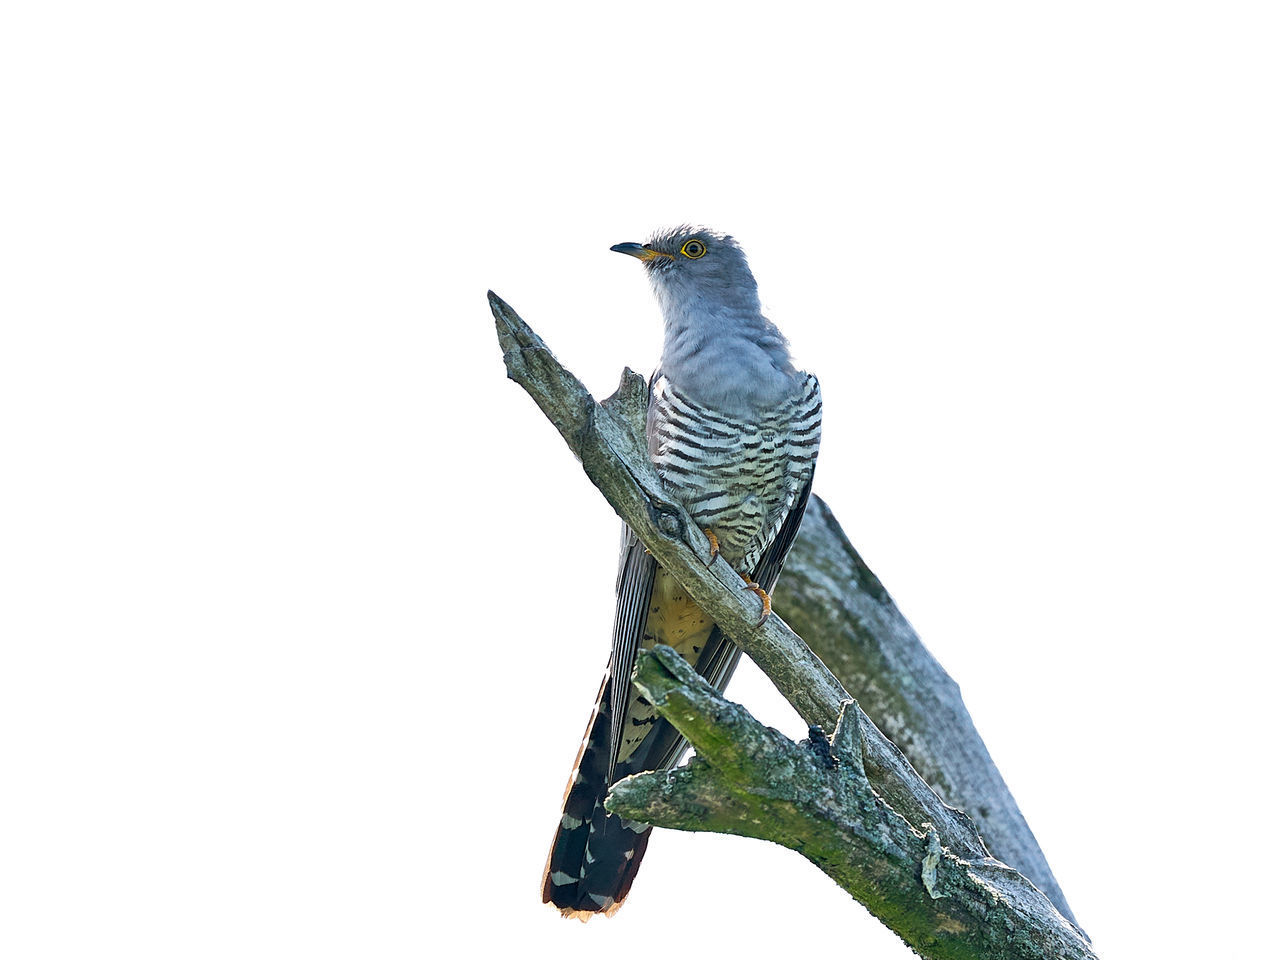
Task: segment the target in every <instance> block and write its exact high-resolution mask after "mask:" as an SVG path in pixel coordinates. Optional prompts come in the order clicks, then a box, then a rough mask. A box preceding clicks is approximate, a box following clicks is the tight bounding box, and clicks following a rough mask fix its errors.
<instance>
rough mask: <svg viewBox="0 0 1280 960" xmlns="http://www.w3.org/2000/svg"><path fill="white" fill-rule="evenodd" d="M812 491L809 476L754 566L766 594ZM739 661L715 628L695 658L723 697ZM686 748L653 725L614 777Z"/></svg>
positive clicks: (664, 763) (665, 727)
mask: <svg viewBox="0 0 1280 960" xmlns="http://www.w3.org/2000/svg"><path fill="white" fill-rule="evenodd" d="M812 490H813V475H812V474H810V476H809V480H808V481H806V483H805V485H804V486H803V487H801V489H800V493H799V494H798V495H797V497H796V501H795V503H794V504H793V505H792V507H791V510H790V511H789V512H788V513H787V516H786V518H785V519H784V520H783V521H782V528H781V529H780V530H779V531H778V535H777V536H776V537H774V538H773V542H771V543H770V544H769V546H768V548H767V549H766V550H765V552H764V556H763V557H761V558H760V562H759V563H757V564H756V568H755V570H754V571H753V574H752V578H753V579H754V580H755V581H756V583H758V584H760V586H761V587H763V588H764V590H765V592H766V593H773V588H774V586H775V585H776V584H777V582H778V576H779V575H780V574H781V573H782V565H783V563H784V562H785V561H786V559H787V554H788V553H790V552H791V545H792V544H793V543H794V542H795V539H796V534H797V533H798V532H799V531H800V523H801V521H803V520H804V511H805V507H806V506H807V505H808V503H809V494H810V492H811V491H812ZM641 550H642V551H643V547H641ZM648 559H649V560H650V561H652V560H653V558H652V557H648ZM650 588H652V580H650ZM643 612H644V611H643V608H642V610H641V614H642V617H641V626H643ZM741 658H742V649H741V648H740V647H739V646H738V645H737V644H736V643H734V642H733V641H732V640H730V639H729V638H728V637H727V636H725V634H724V632H723V631H722V630H721V629H720V628H719V627H716V628H714V629H713V630H712V631H711V635H710V636H709V637H708V638H707V644H706V646H705V647H704V648H703V650H702V654H701V655H700V656H699V657H698V662H697V664H696V669H697V671H698V673H699V674H700V675H701V676H703V677H706V679H707V682H708V683H710V684H711V685H712V686H713V687H715V688H716V689H717V690H719V691H720V692H722V693H723V692H724V688H725V687H726V686H727V685H728V683H729V678H730V677H732V676H733V671H734V669H735V668H736V667H737V666H738V661H739V660H740V659H741ZM634 665H635V651H634V649H633V650H632V652H631V666H632V667H633V666H634ZM627 669H628V672H627V674H626V676H628V677H629V676H630V675H631V674H630V670H631V667H628V668H627ZM614 676H617V674H614ZM618 686H620V685H619V684H615V686H614V689H615V697H616V696H617V694H616V690H617V688H618ZM624 709H625V708H624ZM615 715H616V713H615ZM618 729H619V730H620V729H621V724H619V727H618ZM687 746H688V741H686V740H685V739H684V737H682V736H680V734H679V733H678V732H677V731H676V729H675V727H673V726H671V724H669V723H667V722H666V721H665V720H661V721H659V722H658V723H657V724H655V727H654V730H653V731H652V733H650V734H649V736H648V737H646V738H645V743H644V744H643V746H642V747H641V748H640V749H638V750H637V751H636V752H635V753H634V754H633V755H632V756H631V757H630V758H629V760H628V761H627V762H626V763H624V764H619V765H618V769H617V773H618V775H619V776H628V775H630V774H632V773H636V772H639V771H640V770H664V769H666V768H668V767H672V766H674V765H675V764H676V762H677V761H678V760H679V759H680V755H681V754H683V753H684V751H685V748H686V747H687ZM615 755H616V751H615Z"/></svg>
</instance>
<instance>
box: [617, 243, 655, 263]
mask: <svg viewBox="0 0 1280 960" xmlns="http://www.w3.org/2000/svg"><path fill="white" fill-rule="evenodd" d="M609 249H610V250H612V251H613V252H614V253H625V254H626V255H627V256H628V257H635V258H636V259H637V260H644V261H645V262H646V263H647V262H648V261H650V260H652V259H654V258H655V257H668V258H670V254H666V253H659V252H658V251H657V250H650V249H649V248H648V247H646V246H645V245H644V244H641V243H615V244H614V245H613V246H612V247H610V248H609Z"/></svg>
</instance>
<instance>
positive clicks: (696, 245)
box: [680, 239, 707, 260]
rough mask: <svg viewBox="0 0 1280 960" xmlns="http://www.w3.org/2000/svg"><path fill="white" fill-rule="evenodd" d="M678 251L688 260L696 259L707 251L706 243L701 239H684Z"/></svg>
mask: <svg viewBox="0 0 1280 960" xmlns="http://www.w3.org/2000/svg"><path fill="white" fill-rule="evenodd" d="M680 252H681V253H683V254H684V255H685V256H686V257H688V258H689V259H690V260H697V259H698V258H699V257H700V256H702V255H703V254H704V253H706V252H707V245H706V244H705V243H703V242H702V241H701V240H696V239H695V240H686V241H685V242H684V246H683V247H681V248H680Z"/></svg>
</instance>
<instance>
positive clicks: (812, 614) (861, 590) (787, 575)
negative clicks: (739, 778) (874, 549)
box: [773, 497, 1075, 923]
mask: <svg viewBox="0 0 1280 960" xmlns="http://www.w3.org/2000/svg"><path fill="white" fill-rule="evenodd" d="M773 606H774V609H775V610H777V611H778V613H779V614H780V615H781V616H782V617H784V618H785V619H786V620H787V622H788V623H790V624H792V625H793V626H794V628H795V630H796V631H797V632H798V633H799V634H801V635H802V636H803V637H804V638H805V640H806V641H807V642H808V644H809V646H810V647H811V648H812V649H813V652H814V653H816V654H817V655H818V656H819V657H821V659H822V662H823V663H825V664H826V665H827V666H828V667H830V668H831V671H832V672H833V673H834V674H835V675H836V676H837V677H839V678H840V681H841V682H842V683H843V684H844V686H845V687H847V688H848V689H850V690H855V691H857V694H858V703H859V705H860V706H861V707H862V708H863V709H864V710H866V712H867V715H868V716H869V717H871V719H872V720H874V721H875V723H876V725H877V726H878V727H879V728H880V729H881V730H883V731H884V732H885V734H887V735H888V736H889V737H890V738H891V739H892V740H893V742H894V743H896V744H897V745H898V746H899V747H900V748H901V749H902V752H903V753H904V754H906V757H907V759H908V760H909V761H910V762H911V765H912V766H913V767H915V769H916V771H917V772H918V773H919V774H920V775H921V776H922V777H923V778H924V779H925V780H926V781H927V782H928V784H929V785H930V786H931V787H932V788H933V789H934V791H935V792H936V793H937V794H938V796H940V797H941V798H942V799H943V800H945V801H946V802H947V803H948V804H950V805H951V806H953V807H959V808H960V809H962V810H964V811H966V812H967V813H969V814H970V815H971V816H972V817H973V819H974V820H975V821H976V822H977V824H978V831H979V832H980V833H981V834H982V838H983V840H984V841H985V842H986V844H987V847H988V848H989V849H990V850H991V852H992V853H993V854H995V856H997V857H999V858H1000V859H1001V860H1003V861H1004V862H1005V863H1008V864H1010V865H1011V866H1014V867H1016V868H1017V869H1018V870H1019V871H1021V872H1022V873H1023V874H1024V875H1025V876H1026V877H1027V878H1028V879H1030V880H1031V881H1032V882H1033V883H1035V885H1036V886H1037V887H1039V888H1040V889H1041V890H1043V891H1044V892H1045V894H1046V895H1047V896H1048V897H1049V899H1050V900H1051V901H1053V904H1054V906H1056V907H1057V908H1058V911H1059V912H1060V913H1061V914H1062V915H1063V916H1065V917H1066V918H1067V919H1068V920H1071V921H1072V922H1073V923H1074V922H1075V917H1074V916H1073V915H1072V913H1071V910H1070V908H1069V907H1068V906H1067V900H1066V897H1065V896H1063V893H1062V890H1061V888H1059V886H1058V882H1057V881H1056V880H1055V879H1054V876H1053V872H1052V871H1051V870H1050V869H1049V864H1048V861H1046V860H1045V857H1044V854H1043V853H1042V852H1041V850H1040V846H1039V844H1038V843H1036V838H1035V836H1034V835H1033V834H1032V832H1031V829H1030V828H1029V827H1028V826H1027V823H1026V820H1024V819H1023V817H1022V813H1021V811H1019V809H1018V805H1017V803H1016V802H1015V801H1014V799H1013V795H1012V794H1010V792H1009V788H1008V787H1007V786H1006V785H1005V782H1004V778H1003V777H1001V776H1000V771H999V770H998V769H997V768H996V765H995V763H993V762H992V760H991V755H990V754H989V753H988V752H987V748H986V745H985V744H984V743H983V742H982V737H981V736H979V734H978V731H977V729H976V728H975V727H974V725H973V720H972V719H971V718H970V717H969V712H968V711H967V710H966V709H965V706H964V701H963V699H962V698H961V696H960V687H959V686H958V685H957V684H956V682H955V681H954V680H952V679H951V677H949V676H948V675H947V672H946V671H945V670H943V669H942V667H941V665H940V664H939V663H938V661H937V660H935V659H934V658H933V656H932V655H930V653H929V651H928V650H927V649H925V646H924V644H923V643H921V642H920V638H919V637H918V636H917V635H916V632H915V630H913V629H912V627H911V624H910V623H908V622H907V619H906V618H905V617H904V616H903V615H902V614H901V612H899V610H898V608H897V606H896V605H895V604H894V602H893V599H892V598H891V597H890V596H889V593H888V591H887V590H885V588H884V586H883V585H882V584H881V583H880V581H879V580H878V579H877V578H876V575H875V574H874V573H872V572H871V570H870V569H869V568H868V567H867V565H866V564H865V563H863V561H862V558H861V557H860V556H858V552H857V551H856V550H855V549H854V548H853V545H852V544H851V543H850V542H849V539H848V538H847V537H846V536H845V534H844V531H843V530H841V529H840V524H839V523H837V522H836V518H835V516H834V515H833V514H832V513H831V509H830V508H829V507H828V506H827V505H826V504H825V503H823V502H822V501H821V500H819V499H817V498H816V497H815V498H813V499H812V500H811V501H810V504H809V510H808V512H807V513H806V515H805V520H804V524H803V525H802V526H801V528H800V533H799V535H798V536H797V537H796V542H795V544H794V545H793V547H792V549H791V554H790V556H789V557H788V558H787V565H786V568H785V572H784V573H783V576H782V578H781V579H780V580H779V581H778V585H777V588H776V589H775V591H774V596H773Z"/></svg>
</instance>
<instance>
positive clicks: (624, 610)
mask: <svg viewBox="0 0 1280 960" xmlns="http://www.w3.org/2000/svg"><path fill="white" fill-rule="evenodd" d="M657 569H658V563H657V561H656V560H654V559H653V556H652V555H651V554H650V553H649V552H648V551H646V550H645V547H644V544H643V543H641V542H640V541H639V539H637V537H636V535H635V534H634V533H632V532H631V529H630V528H629V527H624V529H623V535H622V556H621V558H620V560H619V564H618V590H617V594H618V600H617V611H616V613H615V615H614V619H613V647H612V651H611V653H610V654H609V676H610V677H611V678H612V679H613V683H612V684H611V685H610V692H609V708H610V709H609V720H610V727H609V743H610V747H611V751H610V759H609V778H610V781H611V782H612V779H613V768H614V764H615V763H616V761H617V757H618V749H619V746H620V745H621V743H622V729H623V724H624V723H626V720H627V707H628V706H629V704H630V699H631V671H632V670H633V669H634V668H635V665H636V651H637V650H639V649H640V640H641V637H642V636H643V634H644V621H645V614H646V612H647V610H648V608H649V598H650V596H651V595H652V594H653V576H654V573H655V572H656V571H657Z"/></svg>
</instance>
